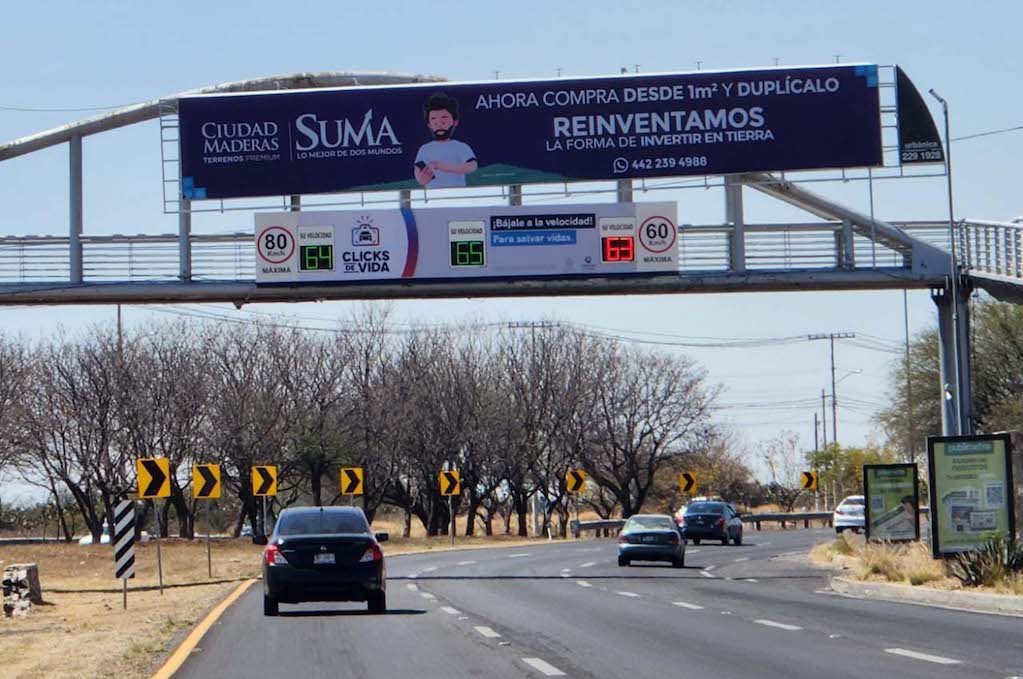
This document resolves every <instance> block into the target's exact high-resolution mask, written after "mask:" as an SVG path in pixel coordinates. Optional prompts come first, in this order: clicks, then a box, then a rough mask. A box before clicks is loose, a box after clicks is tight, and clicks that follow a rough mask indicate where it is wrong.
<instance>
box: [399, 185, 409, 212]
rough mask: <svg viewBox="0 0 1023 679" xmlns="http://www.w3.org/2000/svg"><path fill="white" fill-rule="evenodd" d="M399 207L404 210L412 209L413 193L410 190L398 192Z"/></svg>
mask: <svg viewBox="0 0 1023 679" xmlns="http://www.w3.org/2000/svg"><path fill="white" fill-rule="evenodd" d="M398 205H399V206H400V207H403V208H411V207H412V192H411V191H409V190H408V189H402V190H401V191H399V192H398Z"/></svg>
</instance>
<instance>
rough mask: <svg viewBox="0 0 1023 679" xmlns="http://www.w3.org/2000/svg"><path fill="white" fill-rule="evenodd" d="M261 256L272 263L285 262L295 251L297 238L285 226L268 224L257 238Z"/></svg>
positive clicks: (257, 246)
mask: <svg viewBox="0 0 1023 679" xmlns="http://www.w3.org/2000/svg"><path fill="white" fill-rule="evenodd" d="M256 249H257V250H258V252H259V258H260V259H262V260H263V261H264V262H268V263H270V264H283V263H284V262H286V261H288V259H290V258H291V255H292V254H293V253H294V252H295V238H294V236H292V234H291V232H290V231H288V230H287V229H285V228H284V227H283V226H268V227H267V228H265V229H263V230H262V231H260V232H259V238H257V239H256Z"/></svg>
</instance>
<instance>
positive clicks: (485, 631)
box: [473, 625, 501, 639]
mask: <svg viewBox="0 0 1023 679" xmlns="http://www.w3.org/2000/svg"><path fill="white" fill-rule="evenodd" d="M473 629H474V630H476V631H477V632H479V633H480V634H482V635H483V636H485V637H486V638H487V639H497V638H498V637H500V636H501V635H500V634H498V633H497V632H495V631H494V630H492V629H490V628H489V627H484V626H482V625H480V626H479V627H474V628H473Z"/></svg>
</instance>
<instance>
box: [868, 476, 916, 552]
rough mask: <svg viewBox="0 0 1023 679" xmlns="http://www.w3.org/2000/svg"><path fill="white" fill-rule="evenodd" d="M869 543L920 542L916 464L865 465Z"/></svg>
mask: <svg viewBox="0 0 1023 679" xmlns="http://www.w3.org/2000/svg"><path fill="white" fill-rule="evenodd" d="M863 498H864V503H863V505H864V507H863V512H864V518H865V523H864V525H865V526H866V533H867V541H868V542H911V541H916V540H919V539H920V493H919V486H918V485H917V468H916V465H915V464H865V465H863Z"/></svg>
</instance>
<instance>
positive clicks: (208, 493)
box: [192, 464, 220, 579]
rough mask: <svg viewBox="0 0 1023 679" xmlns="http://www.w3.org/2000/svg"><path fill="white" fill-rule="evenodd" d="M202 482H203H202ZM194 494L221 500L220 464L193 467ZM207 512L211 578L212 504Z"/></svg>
mask: <svg viewBox="0 0 1023 679" xmlns="http://www.w3.org/2000/svg"><path fill="white" fill-rule="evenodd" d="M200 482H201V483H200ZM192 494H193V496H194V497H195V499H197V500H200V499H202V500H219V499H220V465H219V464H197V465H195V466H194V467H192ZM206 511H207V513H206V570H207V572H208V573H209V576H210V579H212V578H213V556H212V553H211V547H210V533H211V532H212V531H213V526H212V525H211V524H212V521H210V512H212V511H213V507H212V506H210V507H209V508H208V509H207V510H206Z"/></svg>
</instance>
